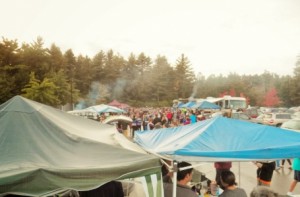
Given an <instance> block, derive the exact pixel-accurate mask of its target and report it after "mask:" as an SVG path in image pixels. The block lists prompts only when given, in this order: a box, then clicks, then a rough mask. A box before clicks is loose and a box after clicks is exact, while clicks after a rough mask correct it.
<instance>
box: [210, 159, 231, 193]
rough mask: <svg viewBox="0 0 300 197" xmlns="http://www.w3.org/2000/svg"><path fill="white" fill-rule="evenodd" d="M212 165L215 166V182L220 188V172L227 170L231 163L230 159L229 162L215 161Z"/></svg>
mask: <svg viewBox="0 0 300 197" xmlns="http://www.w3.org/2000/svg"><path fill="white" fill-rule="evenodd" d="M214 166H215V168H216V182H217V184H218V185H219V186H220V187H221V188H222V184H221V179H220V176H221V172H223V171H229V170H230V168H231V166H232V163H231V162H230V161H229V162H215V163H214ZM222 189H223V188H222Z"/></svg>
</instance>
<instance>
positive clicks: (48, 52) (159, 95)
mask: <svg viewBox="0 0 300 197" xmlns="http://www.w3.org/2000/svg"><path fill="white" fill-rule="evenodd" d="M295 59H296V61H295V68H294V75H293V76H289V75H287V76H279V75H278V74H276V73H271V72H269V71H265V72H264V73H263V74H260V75H242V76H241V75H237V74H236V73H231V74H229V75H227V76H223V75H218V76H216V75H210V76H208V77H205V76H203V75H201V74H195V73H194V71H193V70H192V68H191V63H190V62H189V59H188V57H186V56H185V55H184V54H182V55H181V56H180V57H178V59H177V61H176V64H175V65H171V64H170V63H169V62H168V59H167V58H166V57H165V56H163V55H158V56H157V57H156V59H151V58H150V57H148V56H147V55H146V54H144V53H140V54H130V55H129V57H122V56H121V55H120V54H118V53H117V52H115V51H113V50H109V51H103V50H100V51H99V52H98V53H97V54H96V55H95V56H94V57H88V56H83V55H78V56H75V55H74V53H73V51H72V49H69V50H67V51H65V52H62V51H61V49H60V48H59V47H58V46H56V45H55V44H52V45H51V47H50V48H45V47H44V41H43V39H42V38H40V37H38V38H37V39H36V41H33V42H32V43H22V44H20V43H18V41H17V40H10V39H6V38H2V41H0V104H1V103H3V102H5V101H7V100H8V99H10V98H12V97H13V96H16V95H22V96H24V97H26V98H29V99H31V100H35V101H38V102H41V103H44V104H47V105H51V106H54V107H60V106H62V105H65V104H67V103H71V104H73V105H74V106H76V105H81V106H82V107H87V106H90V105H95V104H101V103H108V102H110V101H112V100H113V99H117V100H118V101H120V102H125V103H128V104H130V105H131V106H137V107H138V106H171V105H172V100H174V99H177V98H191V97H194V98H206V97H208V96H214V97H218V96H221V95H225V94H227V95H231V96H243V97H245V98H247V100H248V104H249V105H251V106H270V107H278V106H281V107H291V106H299V105H300V57H298V58H296V57H295Z"/></svg>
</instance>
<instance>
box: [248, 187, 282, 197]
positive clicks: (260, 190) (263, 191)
mask: <svg viewBox="0 0 300 197" xmlns="http://www.w3.org/2000/svg"><path fill="white" fill-rule="evenodd" d="M278 196H279V195H278V193H276V192H274V191H273V190H271V189H270V188H269V187H266V186H261V185H260V186H256V187H255V188H253V190H252V191H251V193H250V197H278Z"/></svg>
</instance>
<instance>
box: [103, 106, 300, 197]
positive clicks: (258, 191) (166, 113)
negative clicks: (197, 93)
mask: <svg viewBox="0 0 300 197" xmlns="http://www.w3.org/2000/svg"><path fill="white" fill-rule="evenodd" d="M212 113H213V112H210V114H212ZM210 114H209V113H208V115H207V112H206V113H204V111H203V110H189V109H174V108H130V109H129V110H128V111H127V113H126V114H124V115H126V116H129V117H130V118H131V119H132V123H131V124H129V123H126V124H118V129H119V130H120V131H124V130H128V129H129V131H130V137H132V138H133V137H134V133H135V131H137V130H153V129H160V128H169V127H177V126H180V125H187V124H193V123H196V122H198V121H202V120H205V119H206V118H209V117H210V116H209V115H210ZM104 118H105V117H104V116H103V117H102V118H101V119H102V120H103V119H104ZM285 161H287V163H288V165H289V167H288V168H289V169H291V170H292V166H293V170H294V173H295V175H294V180H293V181H292V182H291V184H290V188H289V191H288V192H287V194H288V195H292V192H293V191H294V189H295V187H296V185H297V183H298V182H299V181H300V159H297V158H296V159H293V162H292V161H291V160H290V159H285V160H281V165H280V161H279V160H277V161H254V162H253V163H254V164H255V165H256V166H257V171H256V177H257V187H255V188H253V191H252V192H251V194H250V197H262V196H265V197H276V196H278V194H277V193H276V192H274V191H272V190H271V189H270V186H271V181H272V177H273V172H274V170H277V169H278V168H280V167H281V168H282V167H284V164H285ZM190 165H191V164H189V163H187V162H181V163H179V164H178V168H181V167H187V166H190ZM231 166H232V164H231V162H215V163H214V167H215V169H216V177H215V180H213V181H212V183H216V185H217V186H218V187H219V188H221V190H222V191H223V192H222V194H220V196H221V197H235V196H237V197H244V196H247V194H246V192H245V190H243V189H242V188H240V187H238V186H237V184H236V182H235V175H234V173H233V172H232V171H230V169H231ZM192 171H193V168H192V167H191V168H189V169H188V170H183V171H178V173H177V196H178V197H180V196H184V197H193V196H199V194H197V192H196V191H192V190H191V188H189V187H188V186H187V183H188V182H189V181H190V180H191V178H192ZM170 175H172V173H167V175H166V177H164V179H163V180H164V190H165V192H164V193H165V196H166V197H168V196H172V188H173V186H172V179H171V178H170V177H169V176H170Z"/></svg>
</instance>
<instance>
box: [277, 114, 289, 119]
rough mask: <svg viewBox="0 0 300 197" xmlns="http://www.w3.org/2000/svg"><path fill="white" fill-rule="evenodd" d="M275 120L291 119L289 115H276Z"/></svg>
mask: <svg viewBox="0 0 300 197" xmlns="http://www.w3.org/2000/svg"><path fill="white" fill-rule="evenodd" d="M276 118H277V119H291V115H290V114H276Z"/></svg>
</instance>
